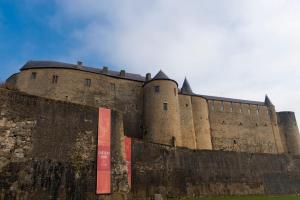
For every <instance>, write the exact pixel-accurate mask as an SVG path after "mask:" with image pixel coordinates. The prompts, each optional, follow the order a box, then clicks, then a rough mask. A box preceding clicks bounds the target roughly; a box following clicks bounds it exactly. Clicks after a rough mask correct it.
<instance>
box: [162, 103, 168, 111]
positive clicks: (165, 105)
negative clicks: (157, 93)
mask: <svg viewBox="0 0 300 200" xmlns="http://www.w3.org/2000/svg"><path fill="white" fill-rule="evenodd" d="M163 106H164V110H165V111H167V110H168V103H164V104H163Z"/></svg>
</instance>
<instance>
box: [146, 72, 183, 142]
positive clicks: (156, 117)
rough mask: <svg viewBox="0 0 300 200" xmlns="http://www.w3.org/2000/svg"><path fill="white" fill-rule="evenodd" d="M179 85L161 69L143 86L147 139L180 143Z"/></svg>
mask: <svg viewBox="0 0 300 200" xmlns="http://www.w3.org/2000/svg"><path fill="white" fill-rule="evenodd" d="M177 88H178V85H177V82H176V81H174V80H172V79H170V78H169V77H168V76H167V75H166V74H165V73H163V72H162V71H159V72H158V74H157V75H156V76H155V77H154V78H153V79H151V80H149V81H147V82H146V83H145V84H144V86H143V91H144V114H143V117H144V119H143V136H144V138H145V139H146V140H148V141H151V142H155V143H161V144H167V145H179V146H180V145H181V144H180V140H181V138H180V121H179V107H178V89H177Z"/></svg>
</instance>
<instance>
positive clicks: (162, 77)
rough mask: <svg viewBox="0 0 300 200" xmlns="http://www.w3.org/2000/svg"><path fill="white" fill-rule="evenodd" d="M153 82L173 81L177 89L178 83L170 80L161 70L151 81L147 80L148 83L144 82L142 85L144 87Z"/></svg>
mask: <svg viewBox="0 0 300 200" xmlns="http://www.w3.org/2000/svg"><path fill="white" fill-rule="evenodd" d="M155 80H169V81H173V82H174V83H176V85H177V87H178V83H177V82H176V81H175V80H173V79H170V78H169V77H168V76H167V75H166V74H165V73H164V72H163V71H162V70H160V71H159V72H158V73H157V74H156V75H155V76H154V77H153V78H152V79H151V80H149V81H148V82H145V84H144V85H146V84H147V83H150V82H151V81H155Z"/></svg>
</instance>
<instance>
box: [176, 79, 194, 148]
mask: <svg viewBox="0 0 300 200" xmlns="http://www.w3.org/2000/svg"><path fill="white" fill-rule="evenodd" d="M180 94H181V95H180V96H179V110H180V128H181V141H182V146H184V147H188V148H190V149H196V148H197V147H196V135H195V127H194V119H193V106H192V96H191V95H193V91H192V88H191V86H190V84H189V82H188V80H187V79H186V78H185V80H184V82H183V85H182V87H181V90H180Z"/></svg>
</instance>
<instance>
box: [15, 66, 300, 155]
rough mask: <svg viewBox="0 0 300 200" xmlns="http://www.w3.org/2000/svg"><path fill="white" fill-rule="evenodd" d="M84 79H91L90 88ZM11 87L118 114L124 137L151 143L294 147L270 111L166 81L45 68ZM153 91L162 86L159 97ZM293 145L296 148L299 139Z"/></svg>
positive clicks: (278, 150)
mask: <svg viewBox="0 0 300 200" xmlns="http://www.w3.org/2000/svg"><path fill="white" fill-rule="evenodd" d="M33 72H35V73H36V78H35V79H32V77H31V76H32V73H33ZM53 75H57V76H58V82H57V83H52V77H53ZM86 79H89V80H91V85H90V86H86V83H85V80H86ZM10 82H11V83H13V82H16V88H17V89H19V90H20V91H23V92H26V93H29V94H33V95H37V96H42V97H46V98H51V99H56V100H62V101H67V102H74V103H79V104H83V105H89V106H92V107H100V106H101V107H107V108H111V109H114V110H117V111H120V112H122V113H123V114H124V129H125V134H126V135H128V136H131V137H135V138H145V139H146V140H148V141H151V142H154V143H161V144H167V145H169V144H173V143H174V145H177V146H181V147H188V148H190V149H208V150H225V151H237V152H252V153H255V152H256V153H272V154H282V153H287V152H288V147H287V146H288V145H289V144H291V145H293V144H292V143H289V144H288V143H287V142H288V141H287V140H286V136H285V134H284V131H283V130H281V129H282V128H281V129H279V128H280V127H279V126H278V123H277V116H276V111H275V108H274V106H270V105H269V106H268V105H261V104H259V105H255V104H247V103H237V102H229V101H220V100H209V99H205V98H204V97H200V96H193V95H192V96H191V95H183V94H181V93H178V88H177V85H176V83H175V82H174V81H170V80H154V81H153V80H152V81H150V82H149V83H147V84H145V83H144V82H140V81H132V80H126V79H121V78H116V77H110V76H107V75H102V74H96V73H91V72H85V71H80V70H74V69H61V68H59V69H57V68H45V69H27V70H23V71H21V72H20V73H19V74H18V75H17V78H16V77H15V76H14V78H13V81H10ZM155 86H159V87H160V91H159V92H155ZM164 103H167V107H168V110H167V111H165V110H164ZM297 138H298V137H297ZM297 142H298V143H299V144H300V138H298V139H297ZM292 152H295V151H292Z"/></svg>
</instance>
